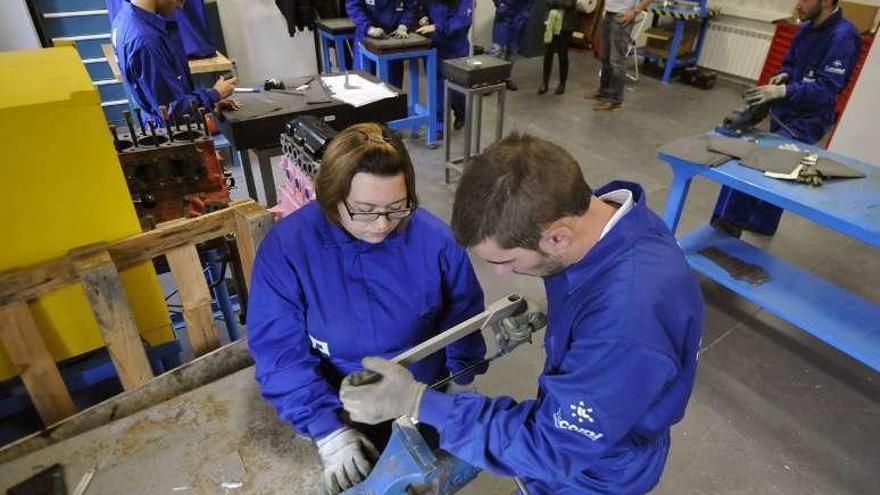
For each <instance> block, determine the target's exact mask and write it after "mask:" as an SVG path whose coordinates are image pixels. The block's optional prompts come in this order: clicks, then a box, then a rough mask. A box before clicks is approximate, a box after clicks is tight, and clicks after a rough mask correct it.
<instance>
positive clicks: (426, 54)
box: [355, 43, 439, 148]
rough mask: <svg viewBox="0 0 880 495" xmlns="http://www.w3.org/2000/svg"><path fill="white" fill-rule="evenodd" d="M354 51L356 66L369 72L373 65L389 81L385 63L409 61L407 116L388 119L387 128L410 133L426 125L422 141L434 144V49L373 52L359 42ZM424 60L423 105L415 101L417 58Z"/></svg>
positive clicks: (378, 74)
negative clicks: (425, 90)
mask: <svg viewBox="0 0 880 495" xmlns="http://www.w3.org/2000/svg"><path fill="white" fill-rule="evenodd" d="M355 51H356V57H357V58H356V60H357V64H356V67H357V68H359V69H362V70H367V71H369V70H370V69H369V67H370V64H368V63H367V62H368V61H369V62H373V63H374V64H375V65H376V76H377V77H378V78H379V79H381V80H382V81H385V82H386V83H389V84H390V77H389V73H388V64H389V63H390V62H395V61H398V60H401V61H403V60H409V63H408V64H407V71H408V74H409V88H408V91H407V95H406V97H407V102H408V105H407V107H408V109H409V111H408V116H407V117H406V118H403V119H398V120H392V121H391V122H388V127H390V128H392V129H395V130H400V129H406V128H409V129H410V132H412V133H413V134H418V132H419V128H420V127H421V126H422V125H426V126H427V127H428V136H427V139H426V140H425V142H426V143H427V145H428V147H431V148H434V147H436V146H437V131H438V130H439V129H438V127H439V126H438V125H437V90H438V88H437V50H436V49H434V48H425V49H418V50H405V51H399V52H389V53H374V52H372V51H370V50H369V49H367V47H365V46H364V45H363V44H360V43H358V46H357V49H356V50H355ZM420 59H423V60H424V61H425V77H426V78H427V81H425V83H426V84H425V87H426V88H427V94H426V95H425V97H426V99H427V104H426V105H427V106H425V105H422V104H421V103H419V65H418V61H419V60H420Z"/></svg>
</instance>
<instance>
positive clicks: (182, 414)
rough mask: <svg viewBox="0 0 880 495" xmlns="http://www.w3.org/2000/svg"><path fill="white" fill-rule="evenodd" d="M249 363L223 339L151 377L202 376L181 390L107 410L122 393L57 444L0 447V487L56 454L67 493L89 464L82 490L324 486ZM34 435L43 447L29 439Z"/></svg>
mask: <svg viewBox="0 0 880 495" xmlns="http://www.w3.org/2000/svg"><path fill="white" fill-rule="evenodd" d="M251 362H252V361H250V358H249V355H248V351H247V348H246V346H245V345H244V343H243V342H238V343H236V344H233V345H230V346H226V347H224V348H222V349H220V350H218V351H215V353H214V354H212V355H207V356H205V358H203V359H202V360H197V361H194V362H192V363H188V364H187V365H185V366H186V368H185V369H184V370H183V372H182V373H181V371H178V370H181V368H178V370H175V371H173V372H171V374H173V373H178V376H171V374H168V375H164V376H162V377H159V378H157V379H156V382H159V383H157V386H155V387H152V388H153V389H154V390H159V389H160V388H161V389H167V388H168V384H169V383H174V386H175V387H177V386H180V385H179V384H181V383H188V384H191V385H193V386H195V385H198V386H195V387H194V388H192V389H191V390H189V391H188V392H186V393H183V394H181V395H177V396H175V397H172V398H170V399H168V400H164V401H161V402H158V403H156V404H154V405H152V406H151V407H148V408H145V409H142V410H140V411H138V412H135V413H134V414H131V415H128V416H125V417H122V418H121V419H115V420H113V419H112V415H107V414H106V412H107V411H109V410H112V409H114V407H113V406H114V405H115V406H116V407H115V409H116V411H120V412H121V411H124V410H126V408H128V407H130V406H129V405H130V404H131V403H132V401H131V397H128V398H125V397H124V396H120V397H117V398H114V399H111V401H117V402H116V403H115V404H114V403H113V402H111V403H109V404H106V403H105V404H102V405H100V406H98V407H97V408H96V410H94V411H93V410H89V411H85V412H83V413H81V414H80V415H79V417H74V418H71V421H72V422H73V426H70V425H68V426H62V427H60V428H58V429H56V430H54V431H53V432H50V433H48V434H46V435H45V438H47V439H51V438H52V436H53V435H61V436H62V437H63V436H65V435H62V433H63V432H64V430H65V428H67V429H68V430H70V429H73V428H77V426H76V425H77V424H79V425H81V424H84V423H94V422H95V421H97V419H95V418H96V417H102V416H103V417H105V419H107V421H108V422H106V423H105V424H102V425H101V426H98V427H97V428H93V429H90V430H88V431H84V432H81V433H79V434H75V435H72V436H70V437H69V438H61V439H60V441H56V442H54V443H53V442H52V440H49V441H48V442H47V441H44V440H43V439H42V438H32V439H30V440H25V441H24V443H23V444H20V445H17V446H16V444H13V445H12V446H11V447H6V448H4V449H2V450H0V492H2V493H6V490H7V489H8V488H9V487H10V486H14V485H15V484H17V483H19V482H21V481H23V480H25V479H27V478H28V477H30V476H32V475H33V474H36V473H38V472H39V471H41V470H43V469H44V468H46V467H48V466H51V465H53V464H55V463H60V464H61V465H62V466H63V468H64V472H65V478H66V485H67V488H68V490H69V492H70V493H72V492H73V489H74V487H76V486H77V484H78V483H79V482H80V480H81V479H82V478H83V476H84V475H85V474H86V473H88V472H89V471H90V470H93V469H94V477H93V478H92V480H91V483H90V485H89V486H88V489H87V490H86V491H85V493H86V494H114V493H117V494H118V493H132V494H135V493H136V494H150V493H156V494H181V495H196V494H199V495H203V494H204V495H210V494H218V493H227V494H228V493H234V494H236V495H247V494H266V493H273V494H275V493H277V494H281V493H302V494H307V493H308V494H311V493H322V490H323V488H322V486H323V484H322V483H321V463H320V458H319V457H318V453H317V450H316V448H315V446H314V443H313V442H312V441H310V440H308V439H306V438H304V437H298V436H297V435H296V434H295V433H294V431H293V429H292V428H291V426H290V425H289V424H287V423H286V422H284V421H282V420H280V419H278V417H277V414H276V413H275V410H274V409H272V407H271V406H270V405H269V404H268V403H267V402H266V401H265V400H263V399H262V397H260V392H259V385H258V384H257V382H256V380H255V379H254V368H253V366H251V365H250V363H251ZM227 373H229V374H227ZM218 375H222V376H220V378H219V379H216V380H215V379H213V378H215V377H216V376H218ZM166 377H170V379H168V378H166ZM163 379H164V382H165V383H164V384H163V383H162V381H163ZM193 380H196V381H202V380H208V381H207V382H206V383H203V384H200V383H195V382H194V381H193ZM137 393H139V394H141V395H143V394H142V393H141V392H140V391H138V392H137ZM120 399H121V402H120ZM135 402H137V401H135ZM114 414H118V413H114ZM89 415H90V416H91V418H89V417H88V416H89ZM107 416H110V417H107ZM38 437H39V435H38ZM28 444H31V445H28ZM34 444H36V445H37V446H38V447H40V448H36V449H33V448H27V447H30V446H33V445H34ZM42 444H48V445H42ZM224 483H225V484H226V485H225V488H224V486H223V485H224ZM238 484H241V485H240V487H238V488H236V487H237V486H238Z"/></svg>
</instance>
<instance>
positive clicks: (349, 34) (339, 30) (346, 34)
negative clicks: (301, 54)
mask: <svg viewBox="0 0 880 495" xmlns="http://www.w3.org/2000/svg"><path fill="white" fill-rule="evenodd" d="M315 29H317V31H318V37H319V38H320V39H321V64H322V67H323V73H324V74H329V73H331V72H333V67H332V64H331V59H330V43H333V46H334V49H335V51H336V71H337V72H345V71H347V70H348V64H346V63H345V45H346V43H347V44H348V46H349V47H351V46H353V43H354V31H355V27H354V23H353V22H351V19H349V18H348V17H339V18H336V19H322V20H320V21H318V22H317V23H316V25H315ZM352 55H353V54H352Z"/></svg>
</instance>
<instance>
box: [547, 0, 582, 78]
mask: <svg viewBox="0 0 880 495" xmlns="http://www.w3.org/2000/svg"><path fill="white" fill-rule="evenodd" d="M575 5H576V0H548V1H547V8H548V11H547V20H546V21H545V25H546V28H545V31H544V43H545V44H546V45H547V48H546V51H545V52H544V80H543V83H542V84H541V89H539V90H538V94H539V95H542V94H544V93H546V92H547V85H548V84H549V83H550V72H551V71H552V70H553V54H554V53H558V54H559V85H558V86H556V94H558V95H561V94H562V93H565V80H566V79H567V78H568V48H569V46H570V45H571V33H572V32H574V30H575V25H576V23H577V11H576V10H575Z"/></svg>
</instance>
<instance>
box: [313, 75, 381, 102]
mask: <svg viewBox="0 0 880 495" xmlns="http://www.w3.org/2000/svg"><path fill="white" fill-rule="evenodd" d="M345 78H346V76H345V75H344V74H340V75H335V76H322V77H321V80H323V81H324V83H325V84H326V85H327V87H328V88H330V92H331V93H333V97H334V98H336V99H337V100H340V101H342V102H344V103H348V104H349V105H351V106H354V107H362V106H364V105H368V104H370V103H373V102H376V101H379V100H384V99H385V98H393V97H395V96H397V94H396V93H395V92H394V91H392V90H391V89H389V88H388V86H385V85H384V84H382V83H374V82H371V81H369V80H367V79H365V78H363V77H361V76H359V75H357V74H349V75H348V85H349V87H348V88H346V87H345Z"/></svg>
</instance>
